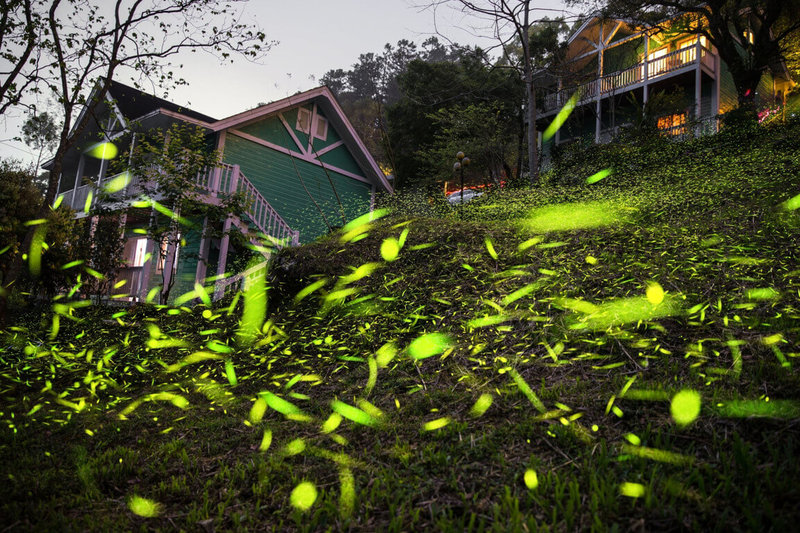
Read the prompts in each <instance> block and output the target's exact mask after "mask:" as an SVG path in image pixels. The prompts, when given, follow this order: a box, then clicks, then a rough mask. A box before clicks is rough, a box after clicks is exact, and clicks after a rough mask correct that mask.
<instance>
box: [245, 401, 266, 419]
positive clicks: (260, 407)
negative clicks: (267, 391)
mask: <svg viewBox="0 0 800 533" xmlns="http://www.w3.org/2000/svg"><path fill="white" fill-rule="evenodd" d="M266 411H267V402H266V400H264V398H258V399H257V400H256V402H255V403H254V404H253V407H251V408H250V416H249V418H250V422H252V423H253V424H256V423H258V422H260V421H261V419H262V418H264V413H265V412H266Z"/></svg>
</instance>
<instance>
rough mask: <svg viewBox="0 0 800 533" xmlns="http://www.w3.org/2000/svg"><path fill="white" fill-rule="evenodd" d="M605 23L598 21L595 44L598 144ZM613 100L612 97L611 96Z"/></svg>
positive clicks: (596, 133) (595, 140) (600, 123)
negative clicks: (597, 37)
mask: <svg viewBox="0 0 800 533" xmlns="http://www.w3.org/2000/svg"><path fill="white" fill-rule="evenodd" d="M604 25H605V23H604V22H603V21H602V20H601V21H600V41H599V42H598V43H597V45H598V51H597V84H598V86H597V90H596V92H597V103H596V104H595V108H596V112H597V120H596V121H595V125H594V142H595V143H597V144H600V129H601V128H602V121H601V120H600V116H601V113H602V107H603V103H602V99H603V48H604V45H603V42H604V39H603V29H604ZM612 98H613V96H612Z"/></svg>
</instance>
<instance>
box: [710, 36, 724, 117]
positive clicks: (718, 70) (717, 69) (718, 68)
mask: <svg viewBox="0 0 800 533" xmlns="http://www.w3.org/2000/svg"><path fill="white" fill-rule="evenodd" d="M720 61H721V59H720V57H719V52H718V51H717V50H714V78H715V79H714V99H715V100H716V101H715V102H714V107H713V108H712V111H713V113H714V115H715V116H716V115H719V103H720V102H719V90H720V81H721V78H722V65H721V63H720ZM718 130H719V120H715V121H714V131H715V132H716V131H718Z"/></svg>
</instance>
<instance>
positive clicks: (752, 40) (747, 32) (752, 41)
mask: <svg viewBox="0 0 800 533" xmlns="http://www.w3.org/2000/svg"><path fill="white" fill-rule="evenodd" d="M742 35H743V36H744V38H745V39H746V40H747V42H749V43H750V44H755V42H756V36H755V34H754V33H753V32H752V31H750V30H744V33H743V34H742Z"/></svg>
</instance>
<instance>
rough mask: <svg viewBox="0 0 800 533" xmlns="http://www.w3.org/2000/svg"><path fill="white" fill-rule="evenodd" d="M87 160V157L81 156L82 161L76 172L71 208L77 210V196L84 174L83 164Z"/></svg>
mask: <svg viewBox="0 0 800 533" xmlns="http://www.w3.org/2000/svg"><path fill="white" fill-rule="evenodd" d="M85 158H86V156H85V155H81V157H80V159H79V160H78V170H77V171H76V172H75V182H74V185H73V186H72V199H71V200H70V201H69V206H70V208H72V209H75V195H76V193H77V192H78V185H79V184H80V177H81V174H83V162H84V159H85Z"/></svg>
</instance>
